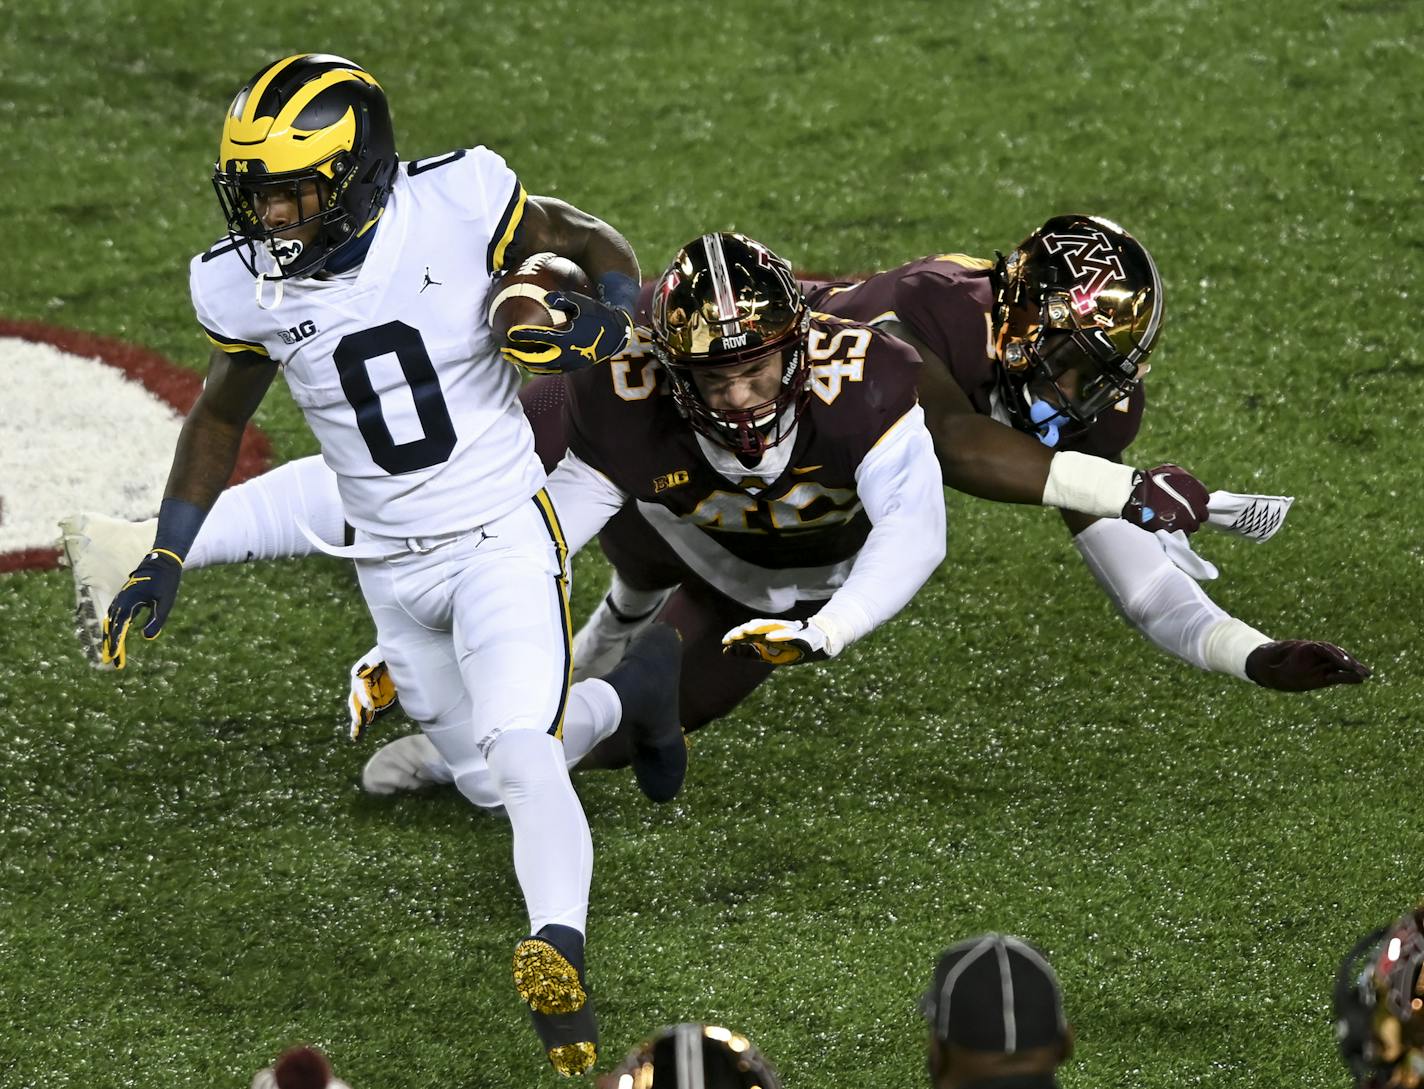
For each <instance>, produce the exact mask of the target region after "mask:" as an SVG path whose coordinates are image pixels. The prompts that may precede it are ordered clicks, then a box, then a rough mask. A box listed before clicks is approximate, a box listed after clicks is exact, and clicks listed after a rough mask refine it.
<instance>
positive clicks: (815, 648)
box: [722, 617, 844, 666]
mask: <svg viewBox="0 0 1424 1089" xmlns="http://www.w3.org/2000/svg"><path fill="white" fill-rule="evenodd" d="M842 649H844V648H843V647H842V646H841V644H839V643H838V642H837V641H835V640H834V639H833V638H832V636H831V633H830V632H828V631H826V629H825V628H823V627H821V626H820V625H819V624H817V623H816V619H815V617H812V618H811V619H810V620H748V621H747V622H746V623H745V624H741V625H738V626H737V627H735V628H733V629H732V630H731V631H729V632H728V633H727V634H726V635H724V636H722V653H723V654H732V655H735V656H737V657H739V658H759V659H761V660H762V661H763V662H765V663H766V664H767V665H774V666H783V665H795V664H797V663H798V662H824V661H825V660H826V659H827V658H834V657H835V656H836V655H837V654H839V653H840V652H841V650H842Z"/></svg>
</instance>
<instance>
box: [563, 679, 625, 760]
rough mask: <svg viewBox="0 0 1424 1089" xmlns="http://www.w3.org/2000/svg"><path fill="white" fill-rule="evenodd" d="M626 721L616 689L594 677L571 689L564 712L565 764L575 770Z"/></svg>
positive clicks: (580, 682)
mask: <svg viewBox="0 0 1424 1089" xmlns="http://www.w3.org/2000/svg"><path fill="white" fill-rule="evenodd" d="M622 721H623V703H622V701H621V700H619V698H618V693H617V692H615V691H613V686H612V685H611V684H609V683H608V682H607V681H604V680H600V679H598V678H597V677H594V678H592V679H590V680H587V681H579V683H578V684H576V685H574V686H573V687H572V688H570V689H569V703H568V706H567V707H566V708H565V709H564V763H565V764H566V765H568V766H569V767H573V766H574V765H575V764H577V763H578V762H579V761H580V760H582V759H583V758H584V757H585V756H587V755H588V754H589V753H590V752H592V751H593V747H594V746H595V745H597V744H598V743H599V742H600V741H602V740H603V739H604V738H606V737H612V736H613V732H614V731H615V730H617V729H618V724H619V723H620V722H622Z"/></svg>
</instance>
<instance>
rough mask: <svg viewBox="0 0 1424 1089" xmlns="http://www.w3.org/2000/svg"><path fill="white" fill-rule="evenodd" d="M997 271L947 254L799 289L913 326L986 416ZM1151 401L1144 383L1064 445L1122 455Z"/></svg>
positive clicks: (855, 314) (821, 305)
mask: <svg viewBox="0 0 1424 1089" xmlns="http://www.w3.org/2000/svg"><path fill="white" fill-rule="evenodd" d="M992 268H993V262H992V261H985V260H981V259H979V258H975V257H966V256H965V255H964V254H962V253H946V254H939V255H936V256H932V257H922V258H920V259H919V260H918V261H911V262H909V263H908V264H905V265H901V266H900V267H899V268H893V269H890V270H888V271H886V272H879V273H876V274H875V275H874V276H871V277H870V278H869V279H867V280H863V281H859V282H857V281H853V280H847V281H834V282H829V283H826V282H803V283H802V285H801V287H802V290H803V291H805V292H806V300H807V303H808V305H809V306H810V307H811V309H812V310H815V311H819V312H821V313H827V314H835V315H837V316H839V317H843V318H849V319H850V320H851V321H861V322H873V321H875V320H876V319H877V318H891V317H893V318H894V319H895V320H898V321H901V322H903V323H904V324H905V325H907V326H909V327H910V329H911V330H912V331H913V332H914V334H915V336H916V337H918V338H919V339H920V340H921V341H923V342H924V344H925V346H926V347H927V348H929V349H930V351H932V352H934V354H935V355H936V356H938V357H939V358H940V359H941V360H943V361H944V362H945V364H946V365H947V366H948V367H949V371H950V374H951V375H953V377H954V381H955V384H956V385H958V386H959V388H960V389H962V390H963V391H964V393H965V396H967V397H968V398H969V401H970V403H971V404H973V405H974V410H975V411H976V412H979V413H981V414H983V415H985V416H988V415H990V414H991V413H990V395H991V394H992V392H993V390H994V385H995V375H996V367H997V366H998V364H997V362H996V361H995V359H994V354H993V352H994V349H993V323H992V321H991V315H992V314H993V303H994V299H993V289H992V286H991V283H990V272H991V269H992ZM1145 404H1146V394H1145V393H1144V392H1143V388H1142V386H1141V385H1140V384H1139V385H1138V387H1137V388H1136V389H1135V390H1133V392H1132V394H1131V395H1130V396H1129V397H1127V398H1126V399H1125V400H1123V401H1120V402H1119V403H1118V404H1117V405H1115V406H1114V407H1112V408H1110V409H1108V410H1107V411H1106V412H1103V413H1102V414H1101V415H1099V416H1098V418H1097V419H1096V420H1095V421H1094V422H1093V425H1092V426H1091V427H1089V428H1088V429H1087V430H1086V431H1085V432H1083V433H1082V434H1079V435H1076V436H1074V437H1072V438H1071V439H1068V440H1066V441H1064V443H1063V445H1062V449H1064V450H1078V451H1081V452H1083V453H1087V454H1096V455H1098V456H1099V457H1105V458H1111V459H1113V460H1118V459H1120V457H1121V455H1122V452H1123V451H1124V450H1126V449H1127V447H1128V445H1129V444H1130V443H1131V442H1132V440H1133V439H1134V438H1136V437H1137V430H1138V428H1139V427H1140V426H1141V423H1142V410H1143V407H1144V406H1145Z"/></svg>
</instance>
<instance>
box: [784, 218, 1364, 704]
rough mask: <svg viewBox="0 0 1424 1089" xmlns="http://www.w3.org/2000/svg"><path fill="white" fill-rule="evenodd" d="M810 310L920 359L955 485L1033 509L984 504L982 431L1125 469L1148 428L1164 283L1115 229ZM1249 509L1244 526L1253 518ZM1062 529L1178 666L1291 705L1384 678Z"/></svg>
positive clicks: (924, 397)
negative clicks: (1280, 696)
mask: <svg viewBox="0 0 1424 1089" xmlns="http://www.w3.org/2000/svg"><path fill="white" fill-rule="evenodd" d="M807 297H808V303H809V304H810V305H811V306H812V308H813V309H818V310H823V311H825V312H828V313H832V314H837V315H840V316H842V317H846V318H851V319H853V320H856V321H865V322H870V323H872V324H874V325H875V326H877V327H879V328H883V329H885V330H886V331H889V332H892V333H894V335H896V336H897V337H899V338H900V339H903V340H905V341H907V342H908V343H911V344H913V345H914V346H915V348H916V350H917V351H918V352H919V354H920V356H921V358H922V359H924V360H925V361H926V363H927V366H926V368H925V372H924V374H923V376H922V378H921V382H920V387H919V388H920V398H921V401H922V403H923V404H924V406H925V413H926V417H927V420H928V422H929V426H930V429H931V431H932V432H933V433H934V434H935V436H936V448H937V449H938V450H939V452H940V462H941V465H942V467H943V469H944V474H945V482H946V483H947V484H949V485H950V486H951V487H955V488H959V489H960V490H963V491H968V492H970V493H971V494H977V495H987V496H988V497H989V498H994V499H1000V500H1003V499H1006V498H1007V499H1010V500H1011V501H1033V497H1032V496H1027V497H1013V496H1008V495H1005V494H1004V489H1003V488H1002V487H998V488H997V489H996V490H993V491H986V490H985V481H984V477H985V474H984V472H983V467H982V466H981V465H978V464H976V463H975V459H976V457H978V452H977V451H976V449H975V447H974V444H972V443H965V442H963V441H950V439H949V437H950V436H957V435H960V433H961V432H962V425H963V422H964V421H965V420H966V419H969V418H971V417H977V418H980V419H987V418H993V419H996V420H999V421H1001V422H1003V423H1006V424H1009V425H1010V426H1011V427H1013V428H1015V429H1017V430H1019V431H1021V432H1026V433H1028V434H1032V435H1035V436H1036V437H1037V438H1038V439H1039V441H1040V442H1041V443H1043V444H1044V446H1045V448H1046V449H1047V448H1053V449H1057V450H1061V451H1081V452H1083V453H1086V454H1093V455H1096V456H1099V457H1102V458H1108V459H1111V460H1113V461H1120V460H1121V459H1122V455H1123V451H1124V450H1125V449H1126V448H1127V446H1128V445H1129V444H1130V443H1131V442H1132V440H1133V439H1134V438H1135V437H1136V435H1137V431H1138V428H1139V427H1140V426H1141V423H1142V414H1143V409H1144V407H1145V404H1146V393H1145V390H1144V387H1143V383H1142V378H1143V376H1144V375H1145V374H1146V373H1147V371H1148V367H1149V363H1148V357H1149V354H1150V353H1151V352H1152V350H1153V348H1154V347H1155V344H1156V341H1157V336H1158V332H1159V330H1160V328H1161V325H1162V314H1163V298H1162V284H1161V280H1160V279H1159V277H1158V275H1157V269H1156V266H1155V264H1154V263H1153V260H1152V257H1151V255H1150V254H1149V253H1148V252H1147V250H1146V249H1145V248H1144V247H1143V246H1142V245H1141V244H1140V243H1139V242H1138V241H1137V240H1136V239H1135V238H1133V237H1132V236H1131V235H1130V234H1128V233H1127V232H1126V231H1124V230H1123V229H1122V228H1121V227H1119V226H1118V225H1117V224H1115V223H1112V222H1110V221H1108V220H1105V219H1100V218H1097V217H1092V216H1083V215H1066V216H1056V217H1054V218H1052V219H1050V220H1048V221H1047V222H1046V223H1044V224H1043V226H1041V227H1039V228H1038V229H1037V230H1035V231H1034V232H1033V233H1032V234H1030V235H1029V236H1028V238H1026V239H1024V241H1023V242H1021V243H1020V244H1019V245H1018V246H1017V247H1015V248H1014V250H1013V251H1012V252H1011V253H1010V254H1009V255H1008V256H1006V257H1005V256H1002V255H1000V256H999V258H998V260H997V261H987V260H976V259H974V258H970V257H966V256H964V255H962V254H942V255H939V256H934V257H926V258H922V259H920V260H918V261H911V262H910V263H908V264H906V265H902V266H900V267H899V268H895V269H891V270H889V271H887V272H882V273H879V274H877V275H875V276H872V277H870V278H869V279H867V280H864V281H862V282H859V283H856V282H838V283H826V284H817V285H814V286H809V285H808V292H807ZM991 486H992V485H991ZM1262 499H1263V501H1264V500H1265V497H1262ZM1239 506H1240V504H1236V505H1233V506H1231V509H1230V512H1229V516H1228V517H1229V518H1230V519H1232V520H1239V516H1240V514H1242V513H1247V514H1248V516H1249V513H1250V512H1249V511H1248V512H1242V511H1240V510H1238V507H1239ZM1258 506H1259V505H1258ZM1062 515H1063V520H1064V522H1065V523H1066V525H1067V527H1068V529H1069V532H1070V533H1071V534H1072V536H1073V543H1074V546H1075V547H1076V548H1077V549H1078V551H1079V553H1080V554H1081V555H1082V556H1083V559H1084V561H1085V562H1086V563H1087V565H1088V568H1089V570H1090V571H1092V573H1093V576H1094V578H1096V579H1097V581H1098V583H1099V584H1100V585H1101V586H1102V588H1103V589H1104V591H1105V592H1106V593H1107V594H1108V596H1109V597H1110V598H1111V599H1112V601H1113V603H1114V604H1115V605H1116V606H1117V608H1118V610H1119V612H1121V613H1122V615H1123V616H1124V617H1125V618H1126V619H1127V620H1128V621H1129V623H1131V624H1132V625H1133V626H1134V627H1136V628H1137V629H1138V630H1139V631H1140V632H1142V634H1143V635H1145V636H1146V637H1147V638H1148V639H1149V640H1151V641H1152V642H1153V643H1154V644H1155V645H1156V646H1158V647H1159V648H1161V649H1162V650H1165V651H1167V652H1168V653H1169V654H1173V655H1175V656H1176V657H1178V658H1181V659H1183V660H1184V661H1187V662H1190V663H1191V664H1193V665H1196V666H1199V667H1201V668H1203V669H1209V670H1215V671H1218V672H1223V673H1230V674H1232V675H1234V676H1237V677H1240V678H1242V679H1249V680H1252V681H1255V682H1256V683H1258V684H1260V685H1263V686H1265V687H1267V688H1275V689H1279V690H1283V691H1303V690H1308V689H1313V688H1320V687H1324V686H1326V685H1332V684H1342V683H1346V684H1349V683H1359V682H1361V681H1363V680H1364V679H1365V678H1366V677H1368V676H1369V672H1370V671H1369V669H1368V668H1367V667H1366V666H1364V665H1363V664H1362V663H1360V662H1359V661H1357V660H1355V659H1354V658H1353V657H1352V656H1351V655H1349V654H1347V653H1346V652H1345V651H1343V650H1341V649H1340V648H1339V647H1337V646H1334V645H1333V644H1330V643H1325V642H1318V641H1309V640H1281V641H1277V640H1272V639H1271V638H1270V637H1269V636H1266V635H1263V634H1262V633H1261V632H1259V631H1257V630H1256V629H1255V628H1253V627H1251V626H1250V625H1248V624H1245V623H1243V622H1242V621H1239V620H1237V619H1235V618H1233V617H1231V616H1229V615H1228V614H1227V613H1226V612H1225V611H1224V610H1222V609H1221V608H1220V607H1219V606H1217V605H1216V604H1215V603H1214V602H1212V601H1211V599H1210V598H1209V597H1207V595H1206V594H1205V593H1204V592H1203V591H1202V590H1201V588H1200V587H1199V586H1198V585H1197V583H1196V581H1195V580H1194V579H1193V578H1192V577H1190V576H1189V575H1188V574H1187V573H1185V572H1184V571H1183V570H1182V569H1180V568H1179V567H1178V566H1177V565H1176V564H1174V563H1173V562H1172V560H1171V559H1170V558H1169V557H1168V554H1167V553H1166V552H1164V549H1163V547H1162V543H1161V542H1160V541H1159V540H1157V539H1154V536H1153V535H1152V534H1151V533H1148V532H1144V530H1143V529H1142V528H1141V527H1139V526H1137V525H1134V524H1133V523H1132V522H1131V521H1130V520H1125V519H1102V518H1095V517H1092V516H1090V515H1087V514H1083V513H1079V512H1077V511H1072V510H1064V511H1062ZM1280 516H1283V510H1282V511H1278V512H1277V514H1276V524H1278V521H1279V517H1280ZM1148 528H1151V527H1148ZM1271 528H1274V526H1272V527H1271ZM1267 535H1268V534H1267ZM1168 543H1170V542H1168ZM1174 554H1175V555H1177V556H1179V557H1182V556H1183V552H1182V551H1175V552H1174ZM1184 558H1185V559H1186V560H1188V561H1191V560H1195V557H1191V556H1186V557H1184ZM1186 566H1188V568H1189V569H1192V570H1195V571H1197V572H1198V573H1200V574H1205V575H1208V576H1211V575H1214V574H1215V571H1214V569H1211V568H1209V566H1208V565H1204V564H1203V565H1200V567H1198V566H1197V565H1196V564H1193V563H1190V562H1188V563H1187V565H1186Z"/></svg>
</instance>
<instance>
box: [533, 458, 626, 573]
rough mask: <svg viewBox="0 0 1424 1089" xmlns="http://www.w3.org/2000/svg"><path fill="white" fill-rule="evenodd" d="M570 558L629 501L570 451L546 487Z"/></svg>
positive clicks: (557, 466)
mask: <svg viewBox="0 0 1424 1089" xmlns="http://www.w3.org/2000/svg"><path fill="white" fill-rule="evenodd" d="M545 489H546V490H547V491H548V493H549V499H550V500H551V501H552V502H553V504H554V512H555V513H556V514H557V515H558V516H559V525H560V526H561V527H562V528H563V531H564V541H565V543H566V544H567V545H568V549H569V555H570V556H572V555H573V554H574V553H575V552H577V551H578V550H579V549H581V548H582V547H583V546H584V545H586V544H588V542H589V541H590V540H591V539H592V538H593V537H594V535H595V534H597V533H598V531H599V530H601V529H602V528H603V527H604V526H605V525H606V524H607V522H608V520H609V519H610V518H612V517H613V516H614V515H615V514H617V513H618V511H619V510H621V509H622V507H623V504H624V503H626V502H627V501H628V496H627V495H626V494H625V493H624V492H623V491H622V489H620V488H619V487H618V486H617V485H616V484H614V483H613V481H611V480H609V479H608V477H606V476H604V475H603V474H602V473H600V472H599V471H598V470H597V469H595V468H594V467H593V466H592V465H590V464H589V463H588V462H586V461H584V460H583V459H582V458H580V457H579V456H578V455H577V454H575V453H573V451H570V452H569V453H567V454H565V455H564V458H563V460H562V461H560V462H559V464H558V465H556V466H555V467H554V471H553V472H552V473H550V474H549V482H548V484H546V485H545Z"/></svg>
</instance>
